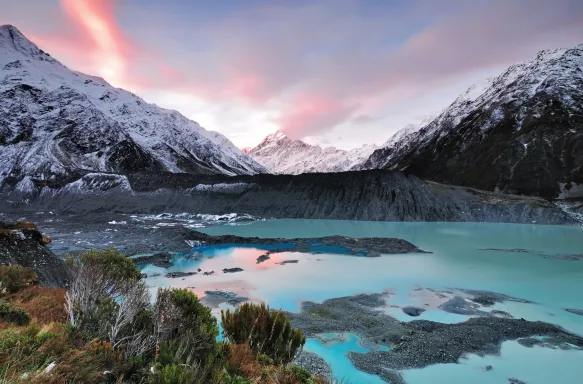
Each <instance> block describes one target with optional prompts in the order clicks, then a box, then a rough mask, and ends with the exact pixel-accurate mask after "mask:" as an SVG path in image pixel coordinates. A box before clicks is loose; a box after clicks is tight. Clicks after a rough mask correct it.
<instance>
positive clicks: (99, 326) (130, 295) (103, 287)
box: [66, 249, 150, 346]
mask: <svg viewBox="0 0 583 384" xmlns="http://www.w3.org/2000/svg"><path fill="white" fill-rule="evenodd" d="M67 262H68V264H69V265H70V267H71V273H72V277H73V278H72V281H71V284H70V287H69V290H68V291H67V293H66V307H67V312H68V316H69V321H70V323H71V324H72V325H73V326H75V327H76V328H77V331H78V332H77V334H78V335H79V336H80V337H81V338H82V339H83V340H90V339H92V338H103V337H109V342H110V343H111V344H112V345H114V346H117V344H118V343H119V342H120V340H122V339H124V338H123V336H122V335H123V334H124V333H127V332H128V331H130V329H131V325H132V323H133V321H134V319H135V317H136V316H137V315H138V313H140V312H141V311H143V310H144V309H145V308H146V307H147V306H148V304H149V300H150V297H149V294H148V291H147V290H146V287H145V285H144V283H143V282H141V281H140V278H141V275H140V271H139V269H138V268H137V266H136V265H135V264H134V262H133V261H132V260H131V259H129V258H127V257H126V256H124V255H123V254H122V253H120V252H118V251H116V250H115V249H106V250H103V251H94V250H92V251H87V252H85V253H83V254H82V255H80V256H79V257H78V258H76V259H69V260H68V261H67Z"/></svg>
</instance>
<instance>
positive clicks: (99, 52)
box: [61, 0, 131, 86]
mask: <svg viewBox="0 0 583 384" xmlns="http://www.w3.org/2000/svg"><path fill="white" fill-rule="evenodd" d="M113 5H114V4H113V1H112V0H99V1H93V0H61V6H62V7H63V9H64V10H65V12H66V13H67V14H68V15H69V17H70V18H71V20H72V21H73V22H75V23H76V24H77V25H79V26H80V27H81V29H82V31H83V32H84V33H85V34H86V36H87V37H88V38H89V39H90V40H91V42H92V43H93V46H92V47H90V49H91V51H92V52H91V57H92V60H93V61H94V62H95V63H96V65H97V66H98V75H99V76H101V77H103V78H104V79H106V80H107V81H108V82H110V83H111V84H113V85H115V86H124V85H126V86H127V85H128V84H126V83H125V82H124V75H125V73H126V70H127V66H128V63H127V61H128V60H127V58H126V56H125V55H127V54H128V53H129V52H128V51H129V50H131V45H130V44H129V42H128V41H127V40H126V39H125V37H124V35H123V33H122V32H121V31H120V30H119V28H118V26H117V24H116V22H115V20H114V12H113Z"/></svg>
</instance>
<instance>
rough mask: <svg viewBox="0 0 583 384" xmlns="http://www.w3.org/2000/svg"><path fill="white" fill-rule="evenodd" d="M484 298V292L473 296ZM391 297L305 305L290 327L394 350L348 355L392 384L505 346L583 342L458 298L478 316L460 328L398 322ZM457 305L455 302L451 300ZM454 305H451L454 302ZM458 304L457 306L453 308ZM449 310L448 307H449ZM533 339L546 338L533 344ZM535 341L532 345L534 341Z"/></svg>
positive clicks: (562, 345) (367, 296) (365, 296)
mask: <svg viewBox="0 0 583 384" xmlns="http://www.w3.org/2000/svg"><path fill="white" fill-rule="evenodd" d="M474 293H475V294H477V295H484V293H485V292H484V291H475V292H474ZM488 294H489V295H490V297H495V298H497V299H500V300H502V298H504V299H506V300H508V299H509V298H510V299H513V300H515V301H522V299H516V298H511V297H510V296H506V295H501V294H496V293H494V292H488ZM388 297H389V294H388V293H386V292H385V293H375V294H359V295H354V296H347V297H340V298H334V299H329V300H325V301H324V302H322V303H314V302H303V303H302V305H301V312H300V313H288V314H287V315H288V316H289V318H290V320H291V322H292V326H293V327H296V328H300V329H301V330H302V331H303V332H304V334H306V335H307V336H309V337H314V336H317V335H318V334H321V333H334V332H353V333H356V334H357V335H359V336H360V337H361V338H362V339H363V340H364V341H365V342H370V343H375V344H378V345H388V346H390V350H389V351H372V352H368V353H357V352H351V353H349V358H350V360H351V361H352V362H353V363H354V365H355V366H356V368H358V369H360V370H362V371H364V372H368V373H372V374H376V375H379V376H380V377H382V378H383V379H385V380H387V381H390V382H391V383H393V384H395V383H396V384H402V383H403V379H402V377H401V375H400V373H399V371H401V370H404V369H414V368H424V367H426V366H429V365H433V364H447V363H457V361H458V360H459V359H460V358H461V357H463V356H465V355H466V354H470V353H471V354H477V355H480V356H484V355H498V354H499V353H500V346H501V344H502V342H504V341H507V340H519V342H521V344H532V345H535V344H536V345H538V346H541V347H549V348H563V349H564V348H566V345H568V344H570V345H571V347H572V348H579V349H583V338H581V337H579V336H576V335H573V334H571V333H569V332H567V331H565V330H564V329H562V328H559V327H557V326H555V325H552V324H548V323H544V322H539V321H537V322H531V321H526V320H524V319H509V318H505V317H498V316H494V315H492V314H490V313H489V312H485V311H480V310H479V309H478V308H479V305H478V304H477V303H474V302H472V301H469V300H465V299H462V298H461V297H459V296H456V297H454V299H455V302H459V300H463V302H464V303H467V305H466V304H464V305H463V308H466V307H467V306H469V308H471V309H472V310H473V311H474V313H473V314H476V313H477V314H478V315H480V317H476V318H470V319H468V320H467V321H465V322H462V323H456V324H442V323H437V322H433V321H428V320H413V321H410V322H400V321H398V320H397V319H395V318H393V317H391V316H389V315H387V314H385V313H384V311H383V310H379V309H380V308H382V307H386V306H387V301H386V299H387V298H388ZM452 300H453V299H452ZM450 301H451V300H450ZM455 302H454V304H455ZM446 308H449V306H447V307H446ZM533 336H546V338H545V339H544V342H541V343H538V342H537V343H535V342H534V341H532V340H534V339H532V337H533ZM531 339H532V340H531Z"/></svg>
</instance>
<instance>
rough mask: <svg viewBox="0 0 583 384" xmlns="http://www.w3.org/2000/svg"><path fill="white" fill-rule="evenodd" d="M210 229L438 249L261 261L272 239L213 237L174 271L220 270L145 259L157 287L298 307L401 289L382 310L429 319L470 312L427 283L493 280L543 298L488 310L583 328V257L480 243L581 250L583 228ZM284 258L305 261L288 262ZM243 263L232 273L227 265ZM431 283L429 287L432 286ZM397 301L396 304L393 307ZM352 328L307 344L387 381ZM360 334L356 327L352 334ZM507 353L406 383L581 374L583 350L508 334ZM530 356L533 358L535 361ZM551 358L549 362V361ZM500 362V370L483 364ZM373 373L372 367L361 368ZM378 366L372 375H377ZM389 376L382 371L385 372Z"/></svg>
mask: <svg viewBox="0 0 583 384" xmlns="http://www.w3.org/2000/svg"><path fill="white" fill-rule="evenodd" d="M203 231H204V232H206V233H208V234H211V235H219V234H233V235H238V236H259V237H282V238H294V237H317V236H331V235H345V236H352V237H374V236H379V237H397V238H403V239H405V240H408V241H410V242H412V243H413V244H415V245H416V246H418V247H419V248H421V249H425V250H428V251H432V252H433V253H431V254H407V255H384V256H382V257H378V258H366V257H353V256H347V255H338V254H336V255H332V254H318V255H312V254H302V253H297V252H285V253H276V254H271V255H270V259H268V260H266V261H264V262H263V263H259V264H258V263H257V258H258V257H259V256H261V255H264V254H265V253H266V250H265V249H259V248H260V247H259V248H258V246H257V245H254V246H253V247H242V246H237V247H232V246H219V247H206V248H203V249H201V251H202V253H203V257H202V258H200V259H188V258H184V257H176V258H175V260H174V261H175V265H174V266H173V267H172V268H170V269H169V271H198V269H201V273H202V272H205V271H214V272H215V273H214V274H213V275H210V276H204V275H201V274H200V273H199V274H197V275H194V276H189V277H185V278H176V279H169V278H166V277H164V274H165V273H166V272H167V271H166V270H164V269H162V268H156V267H153V266H146V267H145V268H144V272H145V273H147V274H148V275H151V274H153V273H159V274H160V276H158V277H151V278H148V284H149V285H150V286H152V289H153V290H154V289H155V288H156V287H158V286H179V287H194V288H192V289H194V290H195V291H196V292H197V293H200V294H203V293H204V291H205V290H212V289H222V290H226V291H231V292H235V293H237V294H239V295H241V296H245V297H249V298H251V299H253V300H265V301H267V302H268V303H269V304H270V305H271V307H273V308H283V309H284V310H289V311H297V310H299V304H300V303H301V301H304V300H311V301H322V300H326V299H329V298H333V297H339V296H346V295H352V294H355V293H358V292H382V291H384V290H386V289H390V290H391V292H392V293H393V294H392V295H390V296H389V298H388V299H387V300H388V301H387V306H386V307H384V308H383V309H382V310H384V311H386V312H387V313H389V314H390V315H392V316H394V317H396V318H398V319H399V320H401V321H410V320H415V319H427V320H433V321H439V322H444V323H453V322H459V321H464V320H466V319H467V317H466V316H461V315H454V314H450V313H445V312H443V311H441V310H439V309H437V307H438V306H439V303H440V301H439V298H436V296H435V295H431V294H430V291H427V290H420V289H419V287H422V288H434V289H436V290H444V289H447V288H465V289H479V290H489V291H494V292H500V293H505V294H508V295H511V296H514V297H518V298H522V299H527V300H531V301H533V302H534V303H535V304H524V303H515V302H505V303H502V304H496V305H495V306H493V307H490V308H488V309H485V310H493V309H498V310H503V311H506V312H509V313H510V314H512V315H513V316H514V317H523V318H525V319H527V320H543V321H547V322H551V323H554V324H558V325H560V326H562V327H564V328H566V329H568V330H570V331H572V332H575V333H578V334H580V335H583V317H581V316H578V315H576V314H572V313H568V312H566V311H564V308H579V309H583V295H581V292H582V291H583V261H561V260H549V259H545V258H543V257H540V256H538V255H536V254H525V253H517V252H499V251H497V252H494V251H484V250H480V249H487V248H497V249H517V248H524V249H531V250H535V251H539V252H544V253H546V254H581V253H583V228H576V227H558V226H557V227H553V226H535V225H512V224H478V223H382V222H353V221H330V220H272V221H263V222H255V223H252V224H249V225H245V226H217V227H209V228H205V229H203ZM285 260H298V263H297V264H285V265H281V264H279V263H281V262H282V261H285ZM233 267H240V268H243V269H244V271H242V272H238V273H232V274H229V273H227V274H225V273H223V272H222V270H223V268H233ZM428 292H429V293H428ZM391 305H393V306H396V308H395V307H391ZM406 305H416V306H420V307H423V308H426V309H427V310H426V311H425V312H423V313H422V314H421V316H420V317H418V318H411V317H408V316H407V315H405V314H404V313H403V312H402V310H401V309H400V308H399V307H401V306H406ZM351 337H352V336H348V337H347V339H346V341H345V342H342V343H322V342H321V341H319V340H316V339H310V340H309V341H308V344H307V347H306V348H307V349H310V350H312V351H314V352H317V353H319V354H321V355H322V356H323V357H324V358H325V359H327V360H330V362H331V363H332V366H333V369H334V373H335V374H337V375H338V376H340V377H344V378H346V379H348V380H350V381H351V382H354V383H361V382H364V383H366V382H379V381H378V380H380V379H379V378H378V377H376V376H371V375H368V376H366V374H364V373H362V372H359V371H357V370H356V369H355V368H354V367H353V366H352V364H350V362H349V361H348V360H347V359H346V357H345V354H346V352H347V351H349V350H350V351H358V350H360V349H358V348H361V349H362V348H363V347H362V346H360V345H359V344H358V342H357V341H354V340H357V339H354V340H353V339H351ZM354 337H355V338H356V336H354ZM502 352H503V353H502V356H500V357H493V356H490V357H486V358H485V359H482V358H478V357H475V356H474V357H470V358H469V359H468V360H463V361H462V362H461V364H455V365H437V366H431V367H428V368H425V369H422V370H412V371H406V372H404V377H405V379H406V380H407V382H408V383H410V384H411V383H412V384H416V383H433V382H447V383H450V382H451V383H469V382H471V383H491V382H501V383H503V382H508V378H509V377H516V378H518V379H521V380H523V381H526V382H528V383H530V384H533V383H541V384H542V383H547V382H551V381H549V380H547V379H548V378H549V376H548V375H549V373H548V372H553V373H554V374H555V376H554V377H555V378H557V380H554V381H556V382H561V383H578V382H579V381H576V380H575V381H574V379H575V378H577V377H578V378H580V377H581V376H582V375H583V366H581V364H575V363H574V362H573V361H574V360H573V359H575V358H578V359H581V358H582V357H583V352H579V351H560V350H550V349H545V348H541V347H534V348H531V349H528V348H525V347H522V346H520V345H518V344H517V343H512V342H509V343H505V344H504V345H503V349H502ZM529 362H532V364H531V365H530V367H527V366H528V363H529ZM543 362H546V364H543ZM485 365H492V366H493V369H492V371H483V370H482V366H485ZM363 375H365V376H363ZM369 376H370V377H369ZM381 382H382V381H381Z"/></svg>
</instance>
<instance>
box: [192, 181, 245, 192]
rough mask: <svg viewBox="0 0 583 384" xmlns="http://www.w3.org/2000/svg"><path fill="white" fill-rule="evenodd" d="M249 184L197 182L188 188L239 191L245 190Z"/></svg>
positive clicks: (207, 190)
mask: <svg viewBox="0 0 583 384" xmlns="http://www.w3.org/2000/svg"><path fill="white" fill-rule="evenodd" d="M250 185H252V184H248V183H230V184H229V183H217V184H199V185H197V186H196V187H194V188H191V189H190V190H194V191H199V192H219V193H240V192H243V191H245V190H246V189H247V188H248V187H249V186H250Z"/></svg>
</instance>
